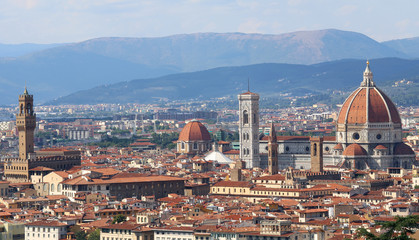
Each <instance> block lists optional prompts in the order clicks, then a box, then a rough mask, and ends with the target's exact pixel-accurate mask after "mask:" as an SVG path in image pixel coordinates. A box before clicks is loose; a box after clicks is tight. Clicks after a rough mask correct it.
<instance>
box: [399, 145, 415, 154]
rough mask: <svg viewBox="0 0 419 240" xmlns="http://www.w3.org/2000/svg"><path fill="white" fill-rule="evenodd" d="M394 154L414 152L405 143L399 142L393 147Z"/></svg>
mask: <svg viewBox="0 0 419 240" xmlns="http://www.w3.org/2000/svg"><path fill="white" fill-rule="evenodd" d="M394 155H415V152H414V151H413V149H412V148H411V147H409V146H408V145H407V144H405V143H399V144H397V145H396V147H395V149H394Z"/></svg>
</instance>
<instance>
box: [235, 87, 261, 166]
mask: <svg viewBox="0 0 419 240" xmlns="http://www.w3.org/2000/svg"><path fill="white" fill-rule="evenodd" d="M238 98H239V134H240V159H241V160H243V161H244V162H245V164H246V166H245V167H246V168H254V167H260V156H259V94H256V93H252V92H250V91H248V92H245V93H242V94H240V95H239V96H238Z"/></svg>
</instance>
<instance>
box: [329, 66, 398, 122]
mask: <svg viewBox="0 0 419 240" xmlns="http://www.w3.org/2000/svg"><path fill="white" fill-rule="evenodd" d="M337 122H338V124H365V123H367V122H368V123H388V122H391V123H401V120H400V116H399V113H398V111H397V108H396V106H395V105H394V103H393V102H392V101H391V100H390V98H389V97H387V95H385V94H384V93H383V92H382V91H381V90H380V89H378V88H376V87H375V84H374V82H373V81H372V73H371V71H370V68H369V64H368V63H367V68H366V69H365V72H364V81H363V82H362V83H361V87H359V88H358V89H357V90H355V91H354V92H353V93H352V94H351V95H350V96H349V97H348V98H347V99H346V101H345V103H344V104H343V105H342V108H341V109H340V112H339V117H338V121H337Z"/></svg>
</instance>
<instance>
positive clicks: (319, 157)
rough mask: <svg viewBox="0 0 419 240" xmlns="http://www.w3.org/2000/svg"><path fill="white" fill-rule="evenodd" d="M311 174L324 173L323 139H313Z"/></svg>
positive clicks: (311, 139)
mask: <svg viewBox="0 0 419 240" xmlns="http://www.w3.org/2000/svg"><path fill="white" fill-rule="evenodd" d="M310 148H311V154H310V155H311V172H323V137H311V138H310Z"/></svg>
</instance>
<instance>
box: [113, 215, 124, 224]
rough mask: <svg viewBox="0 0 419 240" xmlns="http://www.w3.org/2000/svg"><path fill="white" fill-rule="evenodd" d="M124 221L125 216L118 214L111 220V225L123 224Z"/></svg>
mask: <svg viewBox="0 0 419 240" xmlns="http://www.w3.org/2000/svg"><path fill="white" fill-rule="evenodd" d="M126 220H127V217H126V216H125V215H122V214H118V215H116V216H115V217H114V218H113V221H112V224H115V223H121V222H125V221H126Z"/></svg>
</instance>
